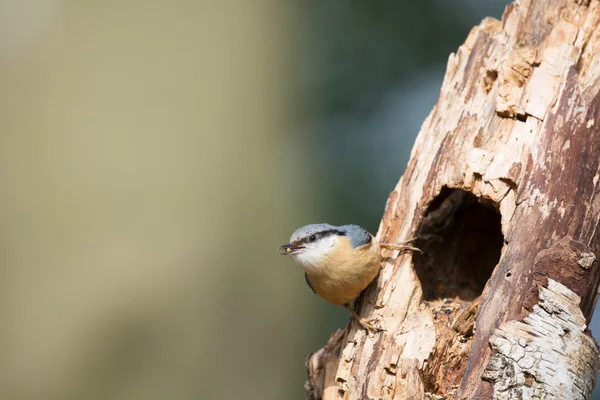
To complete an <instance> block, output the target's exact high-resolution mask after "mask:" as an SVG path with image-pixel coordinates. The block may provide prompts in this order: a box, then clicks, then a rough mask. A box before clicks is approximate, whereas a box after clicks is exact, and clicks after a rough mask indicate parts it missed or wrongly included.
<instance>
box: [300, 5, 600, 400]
mask: <svg viewBox="0 0 600 400" xmlns="http://www.w3.org/2000/svg"><path fill="white" fill-rule="evenodd" d="M599 180H600V2H599V1H598V0H592V1H581V0H580V1H575V0H568V1H567V0H547V1H542V0H524V1H520V2H518V3H513V4H511V5H509V6H508V7H507V8H506V11H505V13H504V16H503V18H502V21H497V20H494V19H491V18H488V19H485V20H484V21H483V22H482V23H481V24H480V25H479V26H478V27H475V28H474V29H473V30H472V31H471V33H470V34H469V36H468V38H467V39H466V41H465V44H464V45H462V46H461V47H460V48H459V49H458V51H457V52H456V54H452V55H451V56H450V58H449V60H448V66H447V71H446V75H445V78H444V82H443V85H442V88H441V91H440V96H439V98H438V102H437V104H436V105H435V107H434V109H433V110H432V112H431V113H430V115H429V116H428V118H427V119H426V120H425V122H424V123H423V126H422V128H421V131H420V133H419V135H418V137H417V139H416V142H415V145H414V148H413V150H412V154H411V159H410V161H409V164H408V166H407V169H406V172H405V174H404V176H403V177H402V178H401V179H400V181H399V183H398V185H397V186H396V188H395V190H394V191H393V192H392V193H391V195H390V198H389V200H388V204H387V206H386V210H385V213H384V216H383V220H382V222H381V226H380V229H379V232H378V238H379V239H380V240H381V241H384V242H396V241H402V240H406V239H408V238H410V237H413V236H415V235H418V236H419V240H418V242H417V246H418V247H420V248H422V249H423V250H424V254H423V255H417V254H415V255H413V254H410V253H403V254H399V253H398V252H397V251H387V250H384V253H383V254H384V261H383V268H382V271H381V273H380V275H379V277H378V279H377V280H376V282H375V283H374V284H372V285H371V286H370V287H369V288H368V289H367V290H366V291H365V292H364V293H363V295H362V296H361V298H360V301H359V305H358V307H359V308H358V309H359V313H360V314H361V316H365V317H369V318H373V317H374V318H377V319H379V321H380V323H381V325H382V326H383V327H384V328H385V329H386V331H384V332H381V333H376V334H372V333H368V332H366V331H365V330H363V329H360V328H359V327H358V325H357V324H356V323H351V324H350V325H349V326H348V327H347V328H346V329H345V330H340V331H338V332H336V333H335V334H334V335H333V336H332V338H331V340H330V342H329V343H328V344H327V345H326V347H325V348H323V349H322V350H320V351H319V352H316V353H315V354H313V355H312V356H311V357H310V358H309V359H308V360H307V367H308V370H309V379H308V382H307V389H308V392H309V396H311V398H321V397H322V398H324V399H407V400H414V399H422V398H432V399H433V398H438V399H439V398H448V399H452V398H455V399H468V400H470V399H492V398H494V399H509V398H522V399H535V398H549V399H589V398H591V389H592V387H593V384H594V379H595V376H596V372H597V371H598V366H599V362H598V348H597V345H596V343H595V342H594V341H593V339H591V335H590V332H589V331H588V330H587V329H586V324H587V322H589V319H590V317H591V315H592V312H593V309H594V305H595V303H596V292H597V288H598V283H599V279H600V268H599V266H598V265H597V264H598V263H597V261H596V255H597V254H598V248H599V244H600V230H599V229H598V225H599V223H600V196H599V195H598V192H599V191H600V186H599V185H598V181H599ZM540 333H542V334H541V335H540ZM436 396H437V397H436ZM519 396H520V397H519ZM564 396H567V397H564Z"/></svg>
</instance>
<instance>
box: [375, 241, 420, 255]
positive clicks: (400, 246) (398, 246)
mask: <svg viewBox="0 0 600 400" xmlns="http://www.w3.org/2000/svg"><path fill="white" fill-rule="evenodd" d="M417 239H418V238H412V239H410V240H407V241H404V242H399V243H379V247H381V248H382V249H388V250H400V251H402V250H406V251H416V252H417V253H421V254H423V250H421V249H419V248H417V247H414V246H409V243H412V242H414V241H415V240H417Z"/></svg>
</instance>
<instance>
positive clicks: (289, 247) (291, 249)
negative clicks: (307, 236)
mask: <svg viewBox="0 0 600 400" xmlns="http://www.w3.org/2000/svg"><path fill="white" fill-rule="evenodd" d="M303 248H304V246H299V245H296V244H293V243H289V244H284V245H283V246H280V247H279V250H281V251H282V253H281V255H282V256H286V255H290V254H295V253H297V252H298V251H299V250H302V249H303Z"/></svg>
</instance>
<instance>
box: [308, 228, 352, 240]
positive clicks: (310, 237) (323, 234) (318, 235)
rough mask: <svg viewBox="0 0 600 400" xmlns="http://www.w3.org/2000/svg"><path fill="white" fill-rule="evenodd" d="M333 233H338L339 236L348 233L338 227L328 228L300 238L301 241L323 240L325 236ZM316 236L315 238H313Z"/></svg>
mask: <svg viewBox="0 0 600 400" xmlns="http://www.w3.org/2000/svg"><path fill="white" fill-rule="evenodd" d="M332 235H337V236H346V234H345V233H344V232H342V231H339V230H337V229H328V230H326V231H321V232H315V233H313V234H311V235H308V236H307V237H305V238H303V239H302V240H300V242H301V243H311V242H316V241H318V240H321V239H323V238H326V237H328V236H332ZM313 236H314V240H311V239H312V238H313Z"/></svg>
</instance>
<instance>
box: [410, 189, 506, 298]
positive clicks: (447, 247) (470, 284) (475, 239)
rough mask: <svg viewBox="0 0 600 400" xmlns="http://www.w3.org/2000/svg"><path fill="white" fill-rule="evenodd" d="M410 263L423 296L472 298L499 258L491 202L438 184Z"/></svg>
mask: <svg viewBox="0 0 600 400" xmlns="http://www.w3.org/2000/svg"><path fill="white" fill-rule="evenodd" d="M417 236H418V239H417V241H416V242H415V245H416V247H418V248H419V249H421V250H423V254H418V253H415V255H414V256H413V263H414V267H415V270H416V273H417V275H418V277H419V279H420V281H421V285H422V287H423V300H425V301H433V300H439V299H456V298H458V299H460V300H463V301H472V300H474V299H475V298H477V297H478V296H479V295H480V294H481V292H482V291H483V288H484V286H485V284H486V282H487V280H488V279H489V278H490V276H491V274H492V271H493V270H494V267H495V266H496V264H497V263H498V261H499V260H500V253H501V250H502V245H503V243H504V238H503V236H502V230H501V224H500V213H499V212H498V210H497V207H496V206H495V204H494V203H492V202H491V201H486V200H485V199H480V198H477V197H476V196H475V195H473V194H472V193H469V192H466V191H464V190H459V189H449V188H447V187H444V188H443V189H442V191H441V193H440V194H439V195H438V196H437V197H436V198H435V199H434V200H433V201H432V202H431V204H430V205H429V207H428V209H427V212H426V214H425V217H424V218H423V221H422V223H421V225H420V227H419V231H418V235H417Z"/></svg>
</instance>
